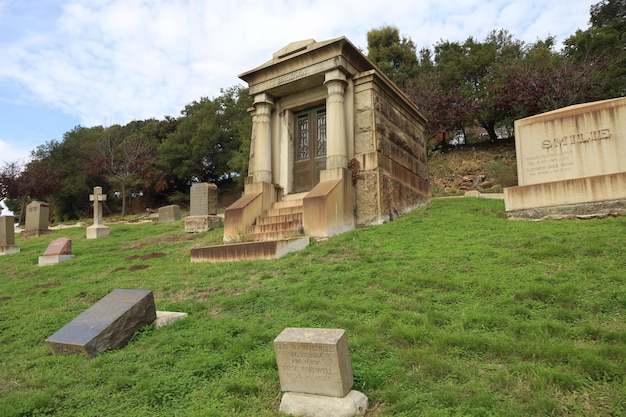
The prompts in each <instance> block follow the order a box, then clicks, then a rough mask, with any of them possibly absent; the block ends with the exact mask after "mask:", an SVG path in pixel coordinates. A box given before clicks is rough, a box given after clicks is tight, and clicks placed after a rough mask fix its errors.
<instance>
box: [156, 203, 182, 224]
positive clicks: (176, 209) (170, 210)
mask: <svg viewBox="0 0 626 417" xmlns="http://www.w3.org/2000/svg"><path fill="white" fill-rule="evenodd" d="M158 213H159V223H169V222H176V221H178V220H180V206H177V205H176V204H172V205H170V206H164V207H161V208H159V212H158Z"/></svg>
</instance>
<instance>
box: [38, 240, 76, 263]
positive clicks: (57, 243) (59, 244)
mask: <svg viewBox="0 0 626 417" xmlns="http://www.w3.org/2000/svg"><path fill="white" fill-rule="evenodd" d="M73 258H74V255H72V241H71V240H69V239H68V238H65V237H60V238H58V239H55V240H53V241H52V242H50V244H49V245H48V247H47V248H46V250H45V251H44V253H43V255H42V256H40V257H39V266H45V265H54V264H58V263H59V262H64V261H69V260H70V259H73Z"/></svg>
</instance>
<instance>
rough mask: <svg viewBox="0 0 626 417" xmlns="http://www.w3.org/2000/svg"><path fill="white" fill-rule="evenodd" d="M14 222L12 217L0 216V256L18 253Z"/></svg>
mask: <svg viewBox="0 0 626 417" xmlns="http://www.w3.org/2000/svg"><path fill="white" fill-rule="evenodd" d="M14 222H15V219H14V218H13V216H0V255H9V254H12V253H18V252H19V251H20V247H19V246H17V245H16V244H15V225H14Z"/></svg>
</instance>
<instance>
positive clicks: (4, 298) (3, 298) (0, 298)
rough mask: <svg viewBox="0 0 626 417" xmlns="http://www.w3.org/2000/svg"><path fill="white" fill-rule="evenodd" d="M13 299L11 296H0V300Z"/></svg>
mask: <svg viewBox="0 0 626 417" xmlns="http://www.w3.org/2000/svg"><path fill="white" fill-rule="evenodd" d="M10 299H11V297H0V302H1V301H9V300H10Z"/></svg>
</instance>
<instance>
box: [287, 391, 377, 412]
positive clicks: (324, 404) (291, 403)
mask: <svg viewBox="0 0 626 417" xmlns="http://www.w3.org/2000/svg"><path fill="white" fill-rule="evenodd" d="M367 406H368V400H367V397H366V396H365V394H363V393H361V392H359V391H354V390H352V391H350V392H349V393H348V395H346V396H345V397H343V398H337V397H326V396H322V395H312V394H304V393H300V392H286V393H285V394H283V398H282V400H281V401H280V410H279V411H280V412H281V413H282V414H291V415H294V416H306V417H327V416H333V417H353V416H363V415H365V412H366V411H367Z"/></svg>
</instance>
